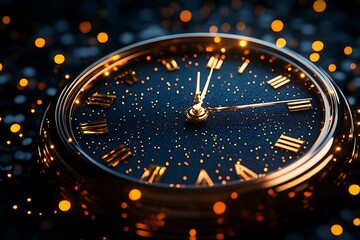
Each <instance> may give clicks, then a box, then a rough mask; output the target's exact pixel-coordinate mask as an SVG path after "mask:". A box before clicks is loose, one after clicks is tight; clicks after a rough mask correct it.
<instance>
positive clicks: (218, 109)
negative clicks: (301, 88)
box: [206, 98, 312, 112]
mask: <svg viewBox="0 0 360 240" xmlns="http://www.w3.org/2000/svg"><path fill="white" fill-rule="evenodd" d="M311 99H312V98H302V99H291V100H282V101H274V102H265V103H254V104H246V105H237V106H230V107H208V108H206V109H207V110H208V111H209V112H228V111H233V110H238V109H245V108H257V107H267V106H273V105H276V104H283V103H287V104H288V103H293V102H297V103H299V104H304V105H303V106H305V107H306V106H307V107H308V108H311V104H310V100H311ZM307 102H309V104H308V105H306V103H307Z"/></svg>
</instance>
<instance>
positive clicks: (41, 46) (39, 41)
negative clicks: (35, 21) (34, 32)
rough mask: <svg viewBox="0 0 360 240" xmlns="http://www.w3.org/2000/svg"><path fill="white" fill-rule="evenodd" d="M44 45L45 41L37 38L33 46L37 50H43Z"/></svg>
mask: <svg viewBox="0 0 360 240" xmlns="http://www.w3.org/2000/svg"><path fill="white" fill-rule="evenodd" d="M45 44H46V41H45V39H44V38H37V39H35V46H36V47H38V48H43V47H44V46H45Z"/></svg>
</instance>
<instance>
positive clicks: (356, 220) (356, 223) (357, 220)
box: [353, 218, 360, 226]
mask: <svg viewBox="0 0 360 240" xmlns="http://www.w3.org/2000/svg"><path fill="white" fill-rule="evenodd" d="M353 224H354V226H360V218H354V220H353Z"/></svg>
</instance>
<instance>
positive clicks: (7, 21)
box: [2, 16, 11, 25]
mask: <svg viewBox="0 0 360 240" xmlns="http://www.w3.org/2000/svg"><path fill="white" fill-rule="evenodd" d="M10 21H11V20H10V17H9V16H3V17H2V23H3V24H5V25H7V24H9V23H10Z"/></svg>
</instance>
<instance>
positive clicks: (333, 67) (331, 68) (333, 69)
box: [328, 63, 336, 72]
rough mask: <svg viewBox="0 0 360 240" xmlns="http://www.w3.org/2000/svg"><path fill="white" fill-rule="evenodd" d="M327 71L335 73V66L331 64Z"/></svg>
mask: <svg viewBox="0 0 360 240" xmlns="http://www.w3.org/2000/svg"><path fill="white" fill-rule="evenodd" d="M328 70H329V72H335V71H336V65H335V64H333V63H331V64H329V66H328Z"/></svg>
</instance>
